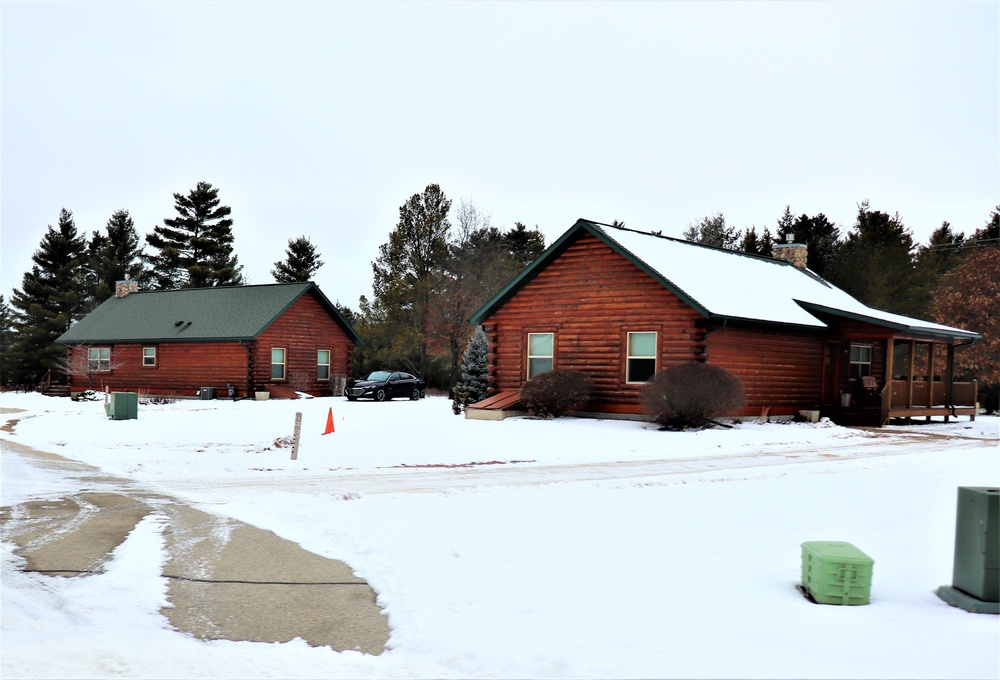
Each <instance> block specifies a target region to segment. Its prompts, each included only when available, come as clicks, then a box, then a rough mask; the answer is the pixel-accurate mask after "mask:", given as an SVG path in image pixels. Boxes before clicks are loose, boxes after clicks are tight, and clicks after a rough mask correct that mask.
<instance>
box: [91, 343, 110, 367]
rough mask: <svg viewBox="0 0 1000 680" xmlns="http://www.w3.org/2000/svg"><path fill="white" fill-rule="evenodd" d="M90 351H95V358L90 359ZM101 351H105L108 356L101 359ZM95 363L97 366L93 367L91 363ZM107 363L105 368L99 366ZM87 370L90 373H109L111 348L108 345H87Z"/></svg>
mask: <svg viewBox="0 0 1000 680" xmlns="http://www.w3.org/2000/svg"><path fill="white" fill-rule="evenodd" d="M91 352H96V353H97V358H96V359H91V358H90V356H91ZM101 352H107V353H108V358H107V359H102V358H101ZM94 363H96V364H97V368H93V366H92V364H94ZM103 363H107V368H101V364H103ZM87 370H88V371H90V372H92V373H110V372H111V348H110V347H88V348H87Z"/></svg>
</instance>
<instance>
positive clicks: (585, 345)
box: [467, 220, 980, 425]
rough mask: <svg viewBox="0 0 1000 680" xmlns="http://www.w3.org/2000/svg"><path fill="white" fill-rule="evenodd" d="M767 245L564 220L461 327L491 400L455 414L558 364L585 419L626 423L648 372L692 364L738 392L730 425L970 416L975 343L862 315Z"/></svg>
mask: <svg viewBox="0 0 1000 680" xmlns="http://www.w3.org/2000/svg"><path fill="white" fill-rule="evenodd" d="M775 251H776V257H775V258H767V257H760V256H756V255H747V254H744V253H739V252H734V251H729V250H723V249H719V248H712V247H708V246H703V245H699V244H695V243H690V242H688V241H683V240H679V239H674V238H668V237H664V236H662V235H660V234H651V233H644V232H638V231H634V230H630V229H625V228H621V227H617V226H611V225H607V224H601V223H597V222H592V221H588V220H579V221H577V222H576V224H574V225H573V227H572V228H570V229H569V230H568V231H567V232H566V233H565V234H563V235H562V236H561V237H560V238H559V239H558V240H557V241H556V242H555V243H553V244H552V246H551V247H549V248H548V249H547V250H546V251H545V252H544V253H543V254H542V255H541V256H539V258H538V259H537V260H536V261H535V262H533V263H532V264H531V265H530V266H529V267H527V268H526V269H525V270H524V271H523V272H522V273H521V274H520V275H519V276H518V277H517V278H515V279H514V280H513V281H512V282H511V283H510V284H508V285H507V286H506V287H505V288H504V289H503V290H502V291H500V292H499V293H498V294H497V295H496V296H495V297H494V298H493V299H491V300H490V301H489V302H488V303H487V304H486V305H485V306H484V307H483V308H482V309H480V310H479V311H478V312H476V314H475V315H473V317H472V318H471V322H472V323H474V324H479V325H481V326H482V327H483V329H484V330H485V331H486V334H487V338H488V342H489V351H488V376H487V379H488V384H489V394H490V396H488V397H487V399H485V400H484V401H482V402H480V403H478V404H475V405H473V406H471V407H470V409H469V410H468V411H467V415H468V416H469V417H481V418H498V417H504V416H505V415H510V414H513V413H517V412H519V411H518V406H519V404H518V397H519V391H520V388H521V386H522V385H523V384H524V383H525V382H526V381H527V380H529V379H530V378H532V377H533V376H534V375H537V374H538V373H541V372H544V371H547V370H552V369H557V368H558V369H571V370H580V371H585V372H587V373H588V374H589V375H590V376H591V377H592V378H593V379H594V382H595V394H594V397H593V399H592V401H591V402H590V403H589V404H587V405H586V406H585V407H584V408H585V410H586V411H588V412H596V413H605V414H640V413H641V406H640V402H639V392H640V390H641V388H642V386H643V384H644V383H645V382H646V381H647V380H648V379H649V378H650V377H651V376H652V375H653V374H655V373H656V372H658V371H661V370H663V369H665V368H667V367H668V366H672V365H675V364H680V363H683V362H689V361H698V362H708V363H710V364H715V365H717V366H721V367H722V368H725V369H727V370H728V371H730V372H732V373H733V374H735V375H736V376H737V377H739V378H740V380H741V381H742V382H743V386H744V388H745V390H746V393H747V404H746V406H745V407H743V408H742V409H741V410H740V411H739V412H737V413H733V414H730V415H732V416H743V417H748V416H758V417H759V416H760V415H762V414H767V415H768V416H792V415H795V414H797V413H799V412H800V411H813V412H815V411H819V412H820V413H821V414H822V415H824V416H827V417H830V418H831V419H833V420H834V421H835V422H841V423H845V424H872V425H883V424H885V423H887V422H888V421H889V419H890V418H912V417H914V416H924V417H927V418H928V420H929V419H930V417H932V416H943V417H945V419H947V418H949V417H953V416H958V415H968V416H971V417H972V418H973V419H974V418H975V402H976V394H975V383H974V382H972V383H960V382H956V381H955V380H954V359H955V352H956V350H957V351H961V347H962V346H963V345H968V344H971V343H972V342H975V341H976V340H977V339H978V338H979V337H980V336H979V335H978V334H977V333H974V332H971V331H967V330H962V329H959V328H951V327H948V326H943V325H940V324H935V323H930V322H927V321H922V320H919V319H913V318H909V317H905V316H900V315H897V314H890V313H888V312H883V311H880V310H876V309H872V308H870V307H867V306H865V305H863V304H862V303H860V302H859V301H857V300H855V299H854V298H852V297H851V296H850V295H848V294H847V293H845V292H844V291H842V290H839V289H838V288H836V287H834V286H833V285H831V284H830V283H828V282H827V281H825V280H823V279H822V278H820V277H819V276H817V275H815V274H813V273H812V272H811V271H809V270H808V269H806V267H805V260H806V258H805V255H806V248H805V246H804V245H801V244H781V245H778V246H776V248H775Z"/></svg>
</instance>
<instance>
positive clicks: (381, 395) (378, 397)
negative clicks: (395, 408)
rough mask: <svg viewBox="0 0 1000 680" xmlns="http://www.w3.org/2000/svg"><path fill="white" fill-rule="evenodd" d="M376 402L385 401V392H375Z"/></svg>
mask: <svg viewBox="0 0 1000 680" xmlns="http://www.w3.org/2000/svg"><path fill="white" fill-rule="evenodd" d="M375 401H385V390H376V391H375Z"/></svg>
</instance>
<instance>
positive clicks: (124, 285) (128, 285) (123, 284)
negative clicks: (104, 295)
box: [115, 280, 139, 298]
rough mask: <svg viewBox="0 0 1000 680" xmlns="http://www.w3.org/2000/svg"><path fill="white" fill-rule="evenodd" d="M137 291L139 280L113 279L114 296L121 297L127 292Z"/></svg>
mask: <svg viewBox="0 0 1000 680" xmlns="http://www.w3.org/2000/svg"><path fill="white" fill-rule="evenodd" d="M138 292H139V282H138V281H132V280H126V281H115V297H116V298H123V297H125V296H126V295H128V294H129V293H138Z"/></svg>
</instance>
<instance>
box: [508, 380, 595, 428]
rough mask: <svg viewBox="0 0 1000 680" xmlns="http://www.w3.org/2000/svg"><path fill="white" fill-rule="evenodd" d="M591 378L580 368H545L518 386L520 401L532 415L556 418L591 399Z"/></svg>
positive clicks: (592, 382) (592, 387) (592, 384)
mask: <svg viewBox="0 0 1000 680" xmlns="http://www.w3.org/2000/svg"><path fill="white" fill-rule="evenodd" d="M593 390H594V381H593V380H591V378H590V376H589V375H587V374H586V373H581V372H580V371H548V372H547V373H542V374H541V375H538V376H535V377H534V378H532V379H531V380H529V381H528V382H526V383H525V384H524V387H522V388H521V403H522V404H524V406H525V408H527V409H528V412H529V413H531V415H534V416H539V417H542V418H558V417H559V416H561V415H562V414H564V413H566V411H569V410H571V409H573V408H575V407H578V406H582V405H583V404H585V403H586V402H587V401H588V400H589V399H590V394H591V392H593Z"/></svg>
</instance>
